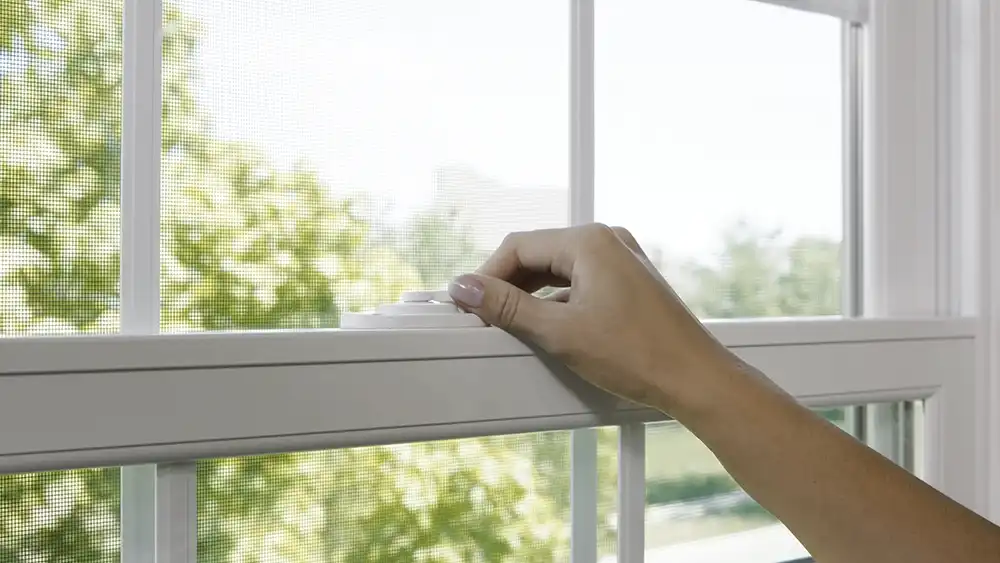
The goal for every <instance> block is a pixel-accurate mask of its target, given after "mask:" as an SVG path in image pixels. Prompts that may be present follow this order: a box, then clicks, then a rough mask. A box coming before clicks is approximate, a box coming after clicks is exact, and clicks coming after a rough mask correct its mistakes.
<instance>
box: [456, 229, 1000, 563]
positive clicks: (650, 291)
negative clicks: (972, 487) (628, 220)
mask: <svg viewBox="0 0 1000 563" xmlns="http://www.w3.org/2000/svg"><path fill="white" fill-rule="evenodd" d="M546 286H555V287H561V288H563V289H561V290H560V291H558V292H557V293H555V294H553V295H551V296H549V297H548V298H546V299H539V298H537V297H534V296H532V295H531V294H532V293H533V292H535V291H537V290H538V289H540V288H543V287H546ZM449 290H450V292H451V294H452V296H453V298H454V299H455V300H456V301H457V302H458V303H459V304H460V305H462V307H463V308H465V309H466V310H468V311H470V312H472V313H475V314H477V315H479V316H480V317H481V318H482V319H483V320H484V321H486V322H487V323H490V324H493V325H495V326H498V327H500V328H502V329H504V330H507V331H508V332H511V333H512V334H514V335H516V336H518V337H520V338H523V339H526V340H529V341H531V342H533V343H535V344H536V345H537V346H539V347H540V348H542V349H543V350H545V351H546V352H547V353H549V354H551V355H552V356H554V357H555V358H557V359H558V360H560V361H562V362H564V363H565V364H566V365H567V366H568V367H569V368H570V369H572V370H573V371H574V372H575V373H577V374H578V375H579V376H580V377H582V378H584V379H585V380H587V381H588V382H590V383H591V384H593V385H596V386H598V387H600V388H602V389H604V390H606V391H608V392H610V393H613V394H615V395H618V396H620V397H624V398H626V399H629V400H631V401H635V402H638V403H641V404H645V405H647V406H649V407H652V408H656V409H659V410H661V411H663V412H666V413H669V414H670V415H671V416H673V417H674V418H675V419H677V420H678V421H679V422H680V423H681V424H683V425H684V426H686V427H687V428H688V429H689V430H691V431H692V432H693V433H694V434H695V435H696V436H698V438H699V439H701V440H702V441H703V442H704V443H705V444H706V445H707V446H708V447H709V448H711V450H712V451H713V452H714V453H715V455H716V456H717V457H718V458H719V460H720V461H721V462H722V464H723V465H724V466H725V468H726V469H727V470H728V471H729V473H730V474H731V475H732V476H733V478H735V479H736V480H737V481H738V482H739V484H740V485H741V486H743V488H744V489H745V490H746V491H747V493H749V494H750V495H751V496H752V497H753V498H754V499H755V500H756V501H757V502H759V503H760V504H761V505H762V506H763V507H764V508H766V509H767V510H769V511H770V512H771V513H772V514H774V515H775V516H776V517H777V518H779V519H780V520H781V521H782V522H783V523H784V524H785V525H786V526H787V527H788V528H789V529H790V530H791V532H792V533H793V534H795V536H796V537H797V538H798V540H799V541H800V542H802V544H803V545H804V546H805V547H806V549H808V550H809V552H810V553H811V554H812V556H813V557H814V558H815V559H816V560H817V561H819V562H821V563H840V562H843V563H856V562H866V561H872V562H878V563H885V562H891V561H899V562H907V563H922V562H928V563H930V562H935V563H937V562H941V561H962V562H964V563H973V562H983V563H985V562H1000V528H998V527H997V526H995V525H993V524H992V523H990V522H989V521H988V520H986V519H984V518H982V517H980V516H979V515H977V514H975V513H974V512H972V511H970V510H968V509H966V508H965V507H963V506H962V505H960V504H959V503H957V502H955V501H952V500H951V499H949V498H948V497H946V496H945V495H943V494H941V493H940V492H938V491H937V490H935V489H934V488H932V487H930V486H929V485H927V484H925V483H924V482H923V481H921V480H920V479H918V478H916V477H914V476H913V475H911V474H910V473H909V472H907V471H905V470H903V469H901V468H899V467H898V466H896V465H895V464H893V463H892V462H890V461H888V460H887V459H885V458H884V457H882V456H881V455H879V454H878V453H876V452H874V451H873V450H871V449H870V448H868V447H866V446H864V445H862V444H860V443H858V442H857V441H856V440H854V438H852V437H851V436H849V435H847V434H845V433H844V432H842V431H841V430H840V429H838V428H837V427H836V426H834V425H832V424H830V423H828V422H827V421H825V420H823V419H822V418H820V417H819V416H817V415H816V414H814V413H813V412H812V411H810V410H809V409H807V408H805V407H803V406H802V405H800V404H798V403H797V402H796V401H795V400H794V399H793V398H792V397H790V396H789V395H787V394H786V393H784V392H783V391H782V390H780V389H779V388H778V387H777V386H775V385H774V384H772V383H771V382H770V381H769V380H768V379H767V378H766V377H765V376H764V375H763V374H762V373H760V372H759V371H758V370H756V369H754V368H753V367H752V366H749V365H747V364H745V363H743V362H742V361H740V360H739V359H738V358H737V357H736V356H735V355H734V354H733V353H731V352H730V351H729V350H727V349H726V348H725V347H724V346H723V345H722V344H720V343H719V342H718V341H717V340H715V338H714V337H713V336H712V335H711V333H709V332H708V330H707V329H705V327H704V326H703V325H702V324H701V323H700V322H699V321H698V319H697V318H696V317H695V316H694V315H693V314H691V312H690V311H689V310H688V308H687V307H686V306H685V305H684V303H683V302H682V301H681V300H680V299H679V298H678V297H677V295H676V293H675V292H674V291H673V290H672V289H671V287H670V285H669V284H668V283H667V282H666V281H665V280H664V279H663V278H662V277H661V276H660V275H659V273H657V272H656V270H655V269H654V268H653V267H652V266H651V265H650V263H649V260H648V259H647V258H646V256H645V254H644V253H643V252H642V249H641V248H640V247H639V245H638V244H637V243H636V241H635V239H634V238H633V237H632V236H631V235H630V234H629V233H628V232H627V231H626V230H624V229H620V228H609V227H606V226H604V225H586V226H581V227H573V228H568V229H553V230H542V231H532V232H525V233H515V234H513V235H510V236H509V237H507V239H506V240H505V241H504V242H503V244H502V245H501V246H500V248H499V249H498V250H497V251H496V252H495V253H494V254H493V255H492V256H491V257H490V258H489V259H488V260H487V261H486V263H485V264H483V266H482V267H481V268H480V269H479V270H478V271H477V272H476V273H475V274H470V275H466V276H461V277H459V278H457V279H456V280H455V281H454V282H453V283H452V284H451V286H450V288H449ZM747 421H753V422H752V423H751V424H748V423H747Z"/></svg>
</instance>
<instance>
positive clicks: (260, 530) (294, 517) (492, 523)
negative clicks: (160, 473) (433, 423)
mask: <svg viewBox="0 0 1000 563" xmlns="http://www.w3.org/2000/svg"><path fill="white" fill-rule="evenodd" d="M569 471H570V468H569V432H545V433H536V434H524V435H514V436H498V437H490V438H477V439H463V440H450V441H438V442H428V443H418V444H402V445H394V446H381V447H366V448H353V449H341V450H333V451H325V452H310V453H297V454H285V455H272V456H259V457H245V458H231V459H218V460H210V461H203V462H200V463H199V464H198V561H199V562H202V563H208V562H213V563H214V562H228V561H278V560H281V561H380V562H393V561H396V562H416V561H537V562H552V561H568V560H569V482H570V473H569Z"/></svg>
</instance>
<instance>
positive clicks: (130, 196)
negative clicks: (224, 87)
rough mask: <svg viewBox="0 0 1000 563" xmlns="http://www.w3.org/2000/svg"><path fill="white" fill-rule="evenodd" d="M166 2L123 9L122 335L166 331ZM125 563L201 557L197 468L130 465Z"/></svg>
mask: <svg viewBox="0 0 1000 563" xmlns="http://www.w3.org/2000/svg"><path fill="white" fill-rule="evenodd" d="M162 20H163V6H162V0H124V2H123V6H122V33H123V37H122V67H123V68H122V140H121V211H120V213H121V254H120V260H121V262H120V276H121V277H120V284H121V285H120V287H121V289H120V291H121V293H120V298H119V315H120V317H119V318H120V327H121V333H122V334H125V335H136V334H156V333H158V332H159V328H160V153H161V147H162V142H161V133H162V131H161V125H162V124H161V119H162V69H161V67H162V60H163V58H162V40H163V21H162ZM121 475H122V477H121V520H122V547H121V560H122V561H123V563H154V562H155V563H187V562H189V561H190V562H193V561H194V560H195V558H196V555H197V553H196V552H197V549H196V547H197V537H196V534H197V514H196V511H197V509H196V506H197V504H196V503H197V495H196V487H195V479H196V473H195V466H194V464H178V465H171V466H164V467H157V466H153V465H143V466H131V467H123V468H122V470H121Z"/></svg>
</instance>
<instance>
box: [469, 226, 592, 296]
mask: <svg viewBox="0 0 1000 563" xmlns="http://www.w3.org/2000/svg"><path fill="white" fill-rule="evenodd" d="M574 235H575V229H545V230H538V231H530V232H523V233H512V234H510V235H507V237H506V238H504V240H503V242H502V243H501V244H500V247H499V248H497V250H496V251H495V252H494V253H493V254H492V255H491V256H490V257H489V258H488V259H487V260H486V262H485V263H484V264H483V265H482V266H480V268H479V269H478V270H477V271H476V273H477V274H482V275H484V276H489V277H493V278H498V279H502V280H504V281H507V282H511V283H517V282H518V281H522V282H523V281H524V279H525V278H527V277H530V276H529V274H533V275H541V276H542V277H549V278H560V279H563V280H569V279H571V278H572V276H573V264H574V262H575V260H576V249H577V248H578V247H579V244H578V242H577V241H576V240H575V237H574ZM546 285H548V284H546ZM539 287H544V286H539ZM535 289H538V288H535Z"/></svg>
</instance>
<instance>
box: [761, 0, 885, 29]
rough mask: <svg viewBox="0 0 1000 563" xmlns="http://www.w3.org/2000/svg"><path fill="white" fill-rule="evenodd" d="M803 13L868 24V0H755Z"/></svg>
mask: <svg viewBox="0 0 1000 563" xmlns="http://www.w3.org/2000/svg"><path fill="white" fill-rule="evenodd" d="M756 1H757V2H764V3H767V4H777V5H779V6H784V7H787V8H792V9H795V10H802V11H804V12H815V13H817V14H827V15H830V16H834V17H837V18H840V19H842V20H844V21H848V22H851V23H860V24H863V23H867V22H868V3H869V2H868V0H756Z"/></svg>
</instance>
